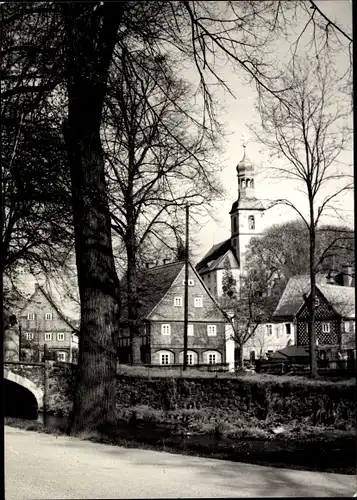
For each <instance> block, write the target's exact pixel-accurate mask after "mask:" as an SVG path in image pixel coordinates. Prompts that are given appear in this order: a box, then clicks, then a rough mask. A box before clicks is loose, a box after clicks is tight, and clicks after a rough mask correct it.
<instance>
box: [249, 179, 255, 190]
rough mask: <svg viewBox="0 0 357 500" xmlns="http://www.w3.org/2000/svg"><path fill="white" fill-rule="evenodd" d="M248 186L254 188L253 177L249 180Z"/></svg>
mask: <svg viewBox="0 0 357 500" xmlns="http://www.w3.org/2000/svg"><path fill="white" fill-rule="evenodd" d="M250 187H251V188H253V189H254V179H252V180H251V181H250Z"/></svg>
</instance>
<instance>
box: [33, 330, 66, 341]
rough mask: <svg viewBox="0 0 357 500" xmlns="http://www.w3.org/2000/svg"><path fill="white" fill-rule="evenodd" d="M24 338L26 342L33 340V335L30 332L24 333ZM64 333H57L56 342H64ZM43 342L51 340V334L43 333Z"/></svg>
mask: <svg viewBox="0 0 357 500" xmlns="http://www.w3.org/2000/svg"><path fill="white" fill-rule="evenodd" d="M24 337H25V339H26V340H33V339H34V334H33V333H31V332H26V333H24ZM64 339H65V338H64V333H57V340H64ZM45 340H53V334H52V333H45Z"/></svg>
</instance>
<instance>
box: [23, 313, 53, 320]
mask: <svg viewBox="0 0 357 500" xmlns="http://www.w3.org/2000/svg"><path fill="white" fill-rule="evenodd" d="M36 317H37V314H35V313H28V314H27V319H28V320H30V321H33V320H35V319H36ZM44 318H45V319H47V320H51V319H53V314H52V313H45V315H44Z"/></svg>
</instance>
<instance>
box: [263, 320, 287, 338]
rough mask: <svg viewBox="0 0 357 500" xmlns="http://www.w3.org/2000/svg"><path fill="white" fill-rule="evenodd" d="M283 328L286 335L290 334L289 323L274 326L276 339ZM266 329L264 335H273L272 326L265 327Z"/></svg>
mask: <svg viewBox="0 0 357 500" xmlns="http://www.w3.org/2000/svg"><path fill="white" fill-rule="evenodd" d="M284 327H285V333H286V335H290V334H291V325H290V323H285V325H276V336H277V337H278V336H279V335H280V333H281V328H284ZM265 328H266V334H267V335H273V325H265Z"/></svg>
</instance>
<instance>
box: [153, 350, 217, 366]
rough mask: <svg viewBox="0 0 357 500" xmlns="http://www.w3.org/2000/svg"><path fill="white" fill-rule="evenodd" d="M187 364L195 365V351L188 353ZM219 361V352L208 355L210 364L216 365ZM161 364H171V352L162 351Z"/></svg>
mask: <svg viewBox="0 0 357 500" xmlns="http://www.w3.org/2000/svg"><path fill="white" fill-rule="evenodd" d="M186 358H187V364H188V365H193V364H194V359H195V356H194V354H193V353H187V356H186ZM217 362H218V354H216V353H209V354H208V355H207V363H208V364H209V365H215V364H216V363H217ZM160 364H161V365H170V364H172V363H171V354H170V353H161V354H160Z"/></svg>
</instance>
